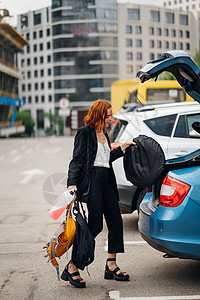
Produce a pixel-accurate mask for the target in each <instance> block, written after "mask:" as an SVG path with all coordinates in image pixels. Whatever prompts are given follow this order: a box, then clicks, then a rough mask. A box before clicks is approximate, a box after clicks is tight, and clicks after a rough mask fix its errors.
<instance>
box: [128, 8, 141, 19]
mask: <svg viewBox="0 0 200 300" xmlns="http://www.w3.org/2000/svg"><path fill="white" fill-rule="evenodd" d="M127 14H128V17H127V19H128V20H140V10H139V9H131V8H128V10H127Z"/></svg>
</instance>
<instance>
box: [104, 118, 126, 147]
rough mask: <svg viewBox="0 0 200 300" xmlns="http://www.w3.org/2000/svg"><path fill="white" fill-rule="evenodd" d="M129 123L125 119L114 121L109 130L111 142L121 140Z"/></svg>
mask: <svg viewBox="0 0 200 300" xmlns="http://www.w3.org/2000/svg"><path fill="white" fill-rule="evenodd" d="M127 124H128V122H127V121H124V120H114V121H113V122H112V125H111V128H110V130H109V132H108V135H109V138H110V142H111V143H113V142H117V141H118V140H119V138H120V136H121V135H122V133H123V132H124V130H125V128H126V125H127Z"/></svg>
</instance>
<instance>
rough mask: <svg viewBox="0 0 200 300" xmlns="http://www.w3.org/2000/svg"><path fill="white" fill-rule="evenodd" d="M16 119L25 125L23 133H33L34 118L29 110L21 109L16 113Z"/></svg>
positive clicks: (30, 134) (29, 134)
mask: <svg viewBox="0 0 200 300" xmlns="http://www.w3.org/2000/svg"><path fill="white" fill-rule="evenodd" d="M15 120H16V121H22V125H24V126H25V134H26V135H28V136H32V134H33V133H34V126H35V120H34V119H33V117H32V116H31V114H30V112H28V111H26V110H21V111H18V112H17V113H16V119H15Z"/></svg>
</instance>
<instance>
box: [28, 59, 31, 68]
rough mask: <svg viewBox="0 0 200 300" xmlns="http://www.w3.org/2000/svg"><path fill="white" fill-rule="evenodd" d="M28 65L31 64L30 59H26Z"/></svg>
mask: <svg viewBox="0 0 200 300" xmlns="http://www.w3.org/2000/svg"><path fill="white" fill-rule="evenodd" d="M30 64H31V59H30V58H28V59H27V66H30Z"/></svg>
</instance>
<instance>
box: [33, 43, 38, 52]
mask: <svg viewBox="0 0 200 300" xmlns="http://www.w3.org/2000/svg"><path fill="white" fill-rule="evenodd" d="M33 51H34V52H37V45H36V44H35V45H33Z"/></svg>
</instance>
